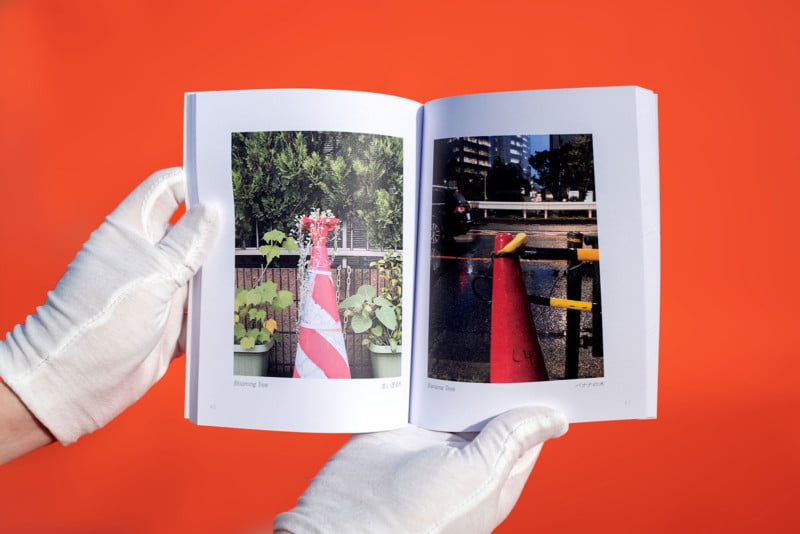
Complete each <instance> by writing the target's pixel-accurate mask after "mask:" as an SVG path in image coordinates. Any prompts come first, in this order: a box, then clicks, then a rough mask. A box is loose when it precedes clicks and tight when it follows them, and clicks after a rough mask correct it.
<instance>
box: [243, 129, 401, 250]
mask: <svg viewBox="0 0 800 534" xmlns="http://www.w3.org/2000/svg"><path fill="white" fill-rule="evenodd" d="M231 167H232V175H233V195H234V208H235V225H236V243H237V246H248V245H249V244H251V243H253V242H254V240H255V236H256V229H257V228H258V230H259V231H262V230H263V229H266V228H272V227H277V228H289V227H291V226H292V225H293V222H294V218H295V217H296V216H297V215H298V214H300V213H305V212H307V211H308V209H309V208H313V207H317V206H322V207H324V208H325V209H330V210H332V211H333V212H334V213H336V214H337V215H338V216H339V217H341V218H343V219H345V220H346V219H348V218H351V217H356V216H358V217H361V218H363V219H364V221H365V223H366V224H367V227H368V232H369V239H370V242H371V243H372V244H374V245H376V246H379V247H384V248H397V247H399V246H401V244H402V243H401V238H402V221H403V212H402V189H403V146H402V139H401V138H398V137H387V136H379V135H368V134H358V133H348V132H237V133H233V134H232V136H231ZM256 227H257V228H256Z"/></svg>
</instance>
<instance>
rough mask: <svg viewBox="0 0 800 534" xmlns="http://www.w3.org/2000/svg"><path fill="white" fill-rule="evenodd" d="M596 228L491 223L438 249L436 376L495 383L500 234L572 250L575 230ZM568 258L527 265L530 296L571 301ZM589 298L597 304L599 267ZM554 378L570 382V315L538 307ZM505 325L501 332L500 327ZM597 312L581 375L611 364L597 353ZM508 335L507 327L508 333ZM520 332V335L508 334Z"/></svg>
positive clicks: (588, 280) (585, 328) (587, 284)
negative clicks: (492, 358)
mask: <svg viewBox="0 0 800 534" xmlns="http://www.w3.org/2000/svg"><path fill="white" fill-rule="evenodd" d="M596 228H597V227H596V225H594V224H572V225H566V224H564V225H560V224H559V225H552V224H546V225H542V224H505V225H501V224H486V225H482V226H480V227H475V228H473V229H472V230H471V231H470V232H469V233H468V234H467V235H464V236H458V237H456V238H455V239H454V240H450V241H447V242H445V244H444V245H443V246H442V247H441V248H440V249H439V250H437V251H435V252H434V257H433V259H432V262H431V288H430V308H431V314H430V330H429V337H428V343H429V369H428V370H429V376H431V377H434V378H441V379H447V380H459V381H474V382H487V381H488V380H489V377H488V369H489V341H490V333H491V324H490V322H491V321H490V318H491V302H490V300H491V298H492V295H491V287H492V282H491V276H492V261H491V254H492V251H493V247H494V238H495V235H496V234H497V233H498V231H508V232H510V233H512V234H513V233H516V232H519V231H523V232H525V233H526V234H527V235H528V246H529V247H546V248H566V239H567V232H569V231H579V232H582V233H584V234H585V235H596ZM566 267H567V263H566V261H525V260H523V261H522V272H523V278H524V282H525V287H526V289H527V292H528V294H530V295H539V296H545V297H560V298H565V297H566V276H565V273H566ZM584 273H585V274H584V279H583V284H582V293H583V295H582V300H586V301H591V300H592V281H593V273H594V271H593V269H591V268H587V269H585V270H584ZM530 312H531V313H533V318H534V323H535V325H536V330H537V334H538V338H539V343H540V345H541V347H542V352H543V354H544V358H545V364H546V366H547V370H548V373H549V374H550V379H551V380H553V379H563V378H564V362H565V350H566V348H565V346H566V341H565V340H566V338H565V329H566V311H565V310H563V309H558V308H551V307H546V306H538V305H531V306H530ZM498 328H501V327H498ZM591 330H592V316H591V313H582V314H581V326H580V335H581V337H582V339H583V341H584V344H585V345H587V346H586V347H583V348H581V350H580V357H579V361H580V365H579V374H578V377H579V378H585V377H599V376H603V359H602V358H595V357H593V356H592V350H591V346H590V345H588V343H589V342H590V341H591ZM500 331H501V330H500ZM504 334H509V335H514V333H513V332H512V333H504Z"/></svg>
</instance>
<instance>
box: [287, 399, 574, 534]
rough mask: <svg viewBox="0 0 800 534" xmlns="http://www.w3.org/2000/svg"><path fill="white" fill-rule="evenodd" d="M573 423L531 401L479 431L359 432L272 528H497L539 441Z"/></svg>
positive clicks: (299, 532) (300, 531) (303, 533)
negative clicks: (462, 432)
mask: <svg viewBox="0 0 800 534" xmlns="http://www.w3.org/2000/svg"><path fill="white" fill-rule="evenodd" d="M566 431H567V421H566V419H565V418H564V416H563V415H562V414H561V413H560V412H557V411H554V410H552V409H549V408H542V407H533V408H518V409H514V410H511V411H509V412H506V413H504V414H502V415H500V416H498V417H495V418H494V419H492V420H491V421H490V422H489V423H488V425H487V426H486V427H485V428H484V429H483V430H482V431H481V432H480V433H479V434H477V436H475V435H474V434H471V435H469V436H468V437H465V436H466V435H456V434H448V433H444V432H432V431H429V430H423V429H420V428H417V427H414V426H406V427H404V428H401V429H399V430H392V431H389V432H379V433H375V434H360V435H355V436H353V437H352V438H350V440H349V441H348V442H347V443H346V444H345V445H344V446H343V447H342V448H341V450H339V451H338V452H337V453H336V454H335V455H334V456H333V457H332V458H331V459H330V460H329V461H328V463H327V464H325V466H324V467H323V468H322V470H320V472H319V474H317V476H316V477H315V478H314V479H313V480H312V481H311V483H310V484H309V486H308V488H307V489H306V491H305V493H304V494H303V495H302V496H301V497H300V499H298V501H297V506H296V507H295V508H294V509H292V510H291V511H289V512H286V513H283V514H280V515H279V516H277V517H276V518H275V523H274V526H275V530H288V531H290V532H293V533H295V534H307V533H326V534H327V533H331V532H369V533H381V532H390V533H403V532H413V533H423V532H427V533H434V532H436V533H442V532H451V533H459V534H463V533H473V532H474V533H484V532H491V531H492V530H493V529H494V528H495V527H496V526H497V525H499V524H500V523H501V522H502V521H503V520H504V519H505V518H506V517H507V516H508V514H509V513H510V512H511V509H512V508H513V507H514V504H515V503H516V502H517V499H518V498H519V494H520V492H521V491H522V488H523V486H524V485H525V481H526V480H527V478H528V475H529V474H530V472H531V470H532V469H533V465H534V463H535V462H536V459H537V457H538V456H539V451H540V450H541V448H542V443H543V442H544V441H545V440H547V439H550V438H555V437H558V436H561V435H562V434H564V432H566ZM473 436H474V439H472V440H470V439H468V438H469V437H473Z"/></svg>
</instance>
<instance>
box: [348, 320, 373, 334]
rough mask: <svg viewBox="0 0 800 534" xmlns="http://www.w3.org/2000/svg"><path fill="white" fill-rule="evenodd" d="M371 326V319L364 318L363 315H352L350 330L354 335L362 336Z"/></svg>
mask: <svg viewBox="0 0 800 534" xmlns="http://www.w3.org/2000/svg"><path fill="white" fill-rule="evenodd" d="M371 326H372V319H370V318H369V317H365V316H364V315H354V316H353V318H352V319H351V320H350V328H352V329H353V332H355V333H356V334H362V333H364V332H366V331H367V330H369V329H370V327H371Z"/></svg>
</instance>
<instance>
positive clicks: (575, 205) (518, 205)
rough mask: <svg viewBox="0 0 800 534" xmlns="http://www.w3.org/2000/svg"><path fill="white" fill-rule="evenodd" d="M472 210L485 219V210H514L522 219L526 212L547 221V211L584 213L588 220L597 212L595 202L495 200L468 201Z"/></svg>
mask: <svg viewBox="0 0 800 534" xmlns="http://www.w3.org/2000/svg"><path fill="white" fill-rule="evenodd" d="M468 202H469V205H470V206H471V207H472V209H479V210H483V216H484V217H486V211H487V210H514V211H522V218H523V219H527V218H528V212H529V211H532V212H540V211H541V212H544V218H545V219H547V212H548V211H586V212H588V213H589V218H592V217H594V212H595V211H596V210H597V202H499V201H496V200H470V201H468Z"/></svg>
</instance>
